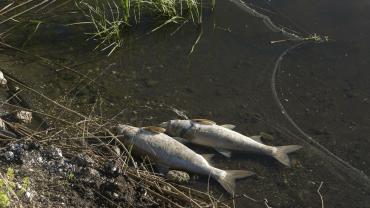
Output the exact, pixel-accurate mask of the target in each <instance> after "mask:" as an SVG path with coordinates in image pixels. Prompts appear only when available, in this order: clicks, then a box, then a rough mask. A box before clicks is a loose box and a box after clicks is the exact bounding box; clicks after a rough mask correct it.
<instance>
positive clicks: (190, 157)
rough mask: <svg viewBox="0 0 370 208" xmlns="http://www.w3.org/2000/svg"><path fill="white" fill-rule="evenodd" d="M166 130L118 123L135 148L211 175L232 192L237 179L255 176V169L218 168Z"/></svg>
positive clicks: (167, 163) (163, 162)
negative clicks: (165, 132)
mask: <svg viewBox="0 0 370 208" xmlns="http://www.w3.org/2000/svg"><path fill="white" fill-rule="evenodd" d="M164 131H165V129H163V128H159V127H144V128H138V127H134V126H130V125H118V127H117V133H118V135H123V142H124V143H125V144H126V145H128V146H132V148H133V150H134V151H135V150H136V151H138V152H140V153H141V154H144V155H147V156H149V157H150V158H151V159H153V160H154V161H156V162H158V163H160V164H161V165H164V166H167V167H169V168H171V169H178V170H185V171H190V172H193V173H196V174H200V175H209V176H210V177H212V178H213V179H215V180H216V181H218V182H219V183H220V184H221V186H222V187H223V188H224V189H225V190H226V191H227V192H228V193H230V194H233V193H234V190H235V180H236V179H242V178H245V177H248V176H251V175H254V172H251V171H245V170H221V169H218V168H215V167H213V166H211V165H210V164H209V163H208V161H207V160H206V159H205V158H204V157H202V156H201V155H199V154H197V153H196V152H194V151H193V150H191V149H190V148H188V147H187V146H185V145H183V144H182V143H180V142H178V141H176V140H175V139H173V138H172V137H170V136H168V135H166V134H164V133H163V132H164ZM120 138H122V137H120Z"/></svg>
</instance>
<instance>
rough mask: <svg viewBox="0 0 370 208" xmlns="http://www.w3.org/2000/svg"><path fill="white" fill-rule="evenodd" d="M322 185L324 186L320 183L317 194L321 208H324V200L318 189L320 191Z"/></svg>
mask: <svg viewBox="0 0 370 208" xmlns="http://www.w3.org/2000/svg"><path fill="white" fill-rule="evenodd" d="M323 184H324V182H322V181H321V183H320V186H319V188H318V189H317V194H318V195H319V196H320V200H321V208H324V198H323V197H322V195H321V193H320V189H321V187H322V185H323Z"/></svg>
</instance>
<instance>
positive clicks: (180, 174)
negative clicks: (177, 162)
mask: <svg viewBox="0 0 370 208" xmlns="http://www.w3.org/2000/svg"><path fill="white" fill-rule="evenodd" d="M166 178H167V179H168V180H170V181H173V182H176V183H188V182H189V181H190V176H189V174H188V173H186V172H184V171H179V170H170V171H168V173H167V174H166Z"/></svg>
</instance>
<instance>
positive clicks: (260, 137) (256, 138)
mask: <svg viewBox="0 0 370 208" xmlns="http://www.w3.org/2000/svg"><path fill="white" fill-rule="evenodd" d="M249 138H251V139H253V140H254V141H256V142H258V143H261V144H263V142H262V140H261V139H262V136H261V135H255V136H251V137H249Z"/></svg>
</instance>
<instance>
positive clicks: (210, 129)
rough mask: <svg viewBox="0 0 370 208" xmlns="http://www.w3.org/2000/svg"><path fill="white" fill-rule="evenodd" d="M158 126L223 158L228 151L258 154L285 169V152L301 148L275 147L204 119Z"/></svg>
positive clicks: (288, 161) (230, 126)
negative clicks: (280, 164) (272, 159)
mask: <svg viewBox="0 0 370 208" xmlns="http://www.w3.org/2000/svg"><path fill="white" fill-rule="evenodd" d="M160 126H161V127H163V128H165V129H166V133H168V134H169V135H171V136H174V137H181V138H185V139H186V140H187V141H188V142H190V143H194V144H198V145H203V146H208V147H212V148H214V149H216V150H217V151H219V152H220V153H222V154H223V155H225V156H230V154H231V151H237V152H250V153H258V154H263V155H268V156H272V157H274V158H275V159H276V160H278V161H279V162H281V163H282V164H284V165H286V166H290V159H289V156H288V153H291V152H294V151H296V150H298V149H300V148H302V146H299V145H287V146H277V147H274V146H269V145H265V144H263V143H262V142H261V141H260V140H259V139H258V138H251V137H247V136H244V135H242V134H240V133H238V132H236V131H233V130H232V129H233V128H234V126H233V125H222V126H220V125H217V124H216V123H215V122H213V121H209V120H205V119H193V120H171V121H168V122H164V123H162V124H161V125H160Z"/></svg>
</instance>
